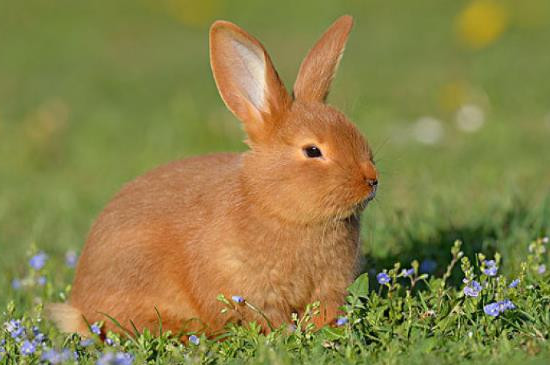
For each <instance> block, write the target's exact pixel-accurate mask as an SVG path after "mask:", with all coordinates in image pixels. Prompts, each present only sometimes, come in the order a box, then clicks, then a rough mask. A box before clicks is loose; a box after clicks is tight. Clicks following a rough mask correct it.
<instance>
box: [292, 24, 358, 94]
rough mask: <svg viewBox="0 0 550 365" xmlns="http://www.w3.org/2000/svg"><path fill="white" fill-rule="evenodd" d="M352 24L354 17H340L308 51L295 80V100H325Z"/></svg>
mask: <svg viewBox="0 0 550 365" xmlns="http://www.w3.org/2000/svg"><path fill="white" fill-rule="evenodd" d="M352 26H353V18H352V17H351V16H349V15H344V16H342V17H340V18H338V20H336V21H335V22H334V23H333V24H332V25H331V26H330V28H328V29H327V31H326V32H325V33H324V34H323V36H322V37H321V39H319V40H318V41H317V43H316V44H315V46H313V48H312V49H311V50H310V51H309V53H308V55H307V56H306V58H305V59H304V61H303V62H302V65H301V66H300V71H298V77H297V78H296V82H295V83H294V95H295V97H296V99H299V100H303V101H318V102H324V101H325V99H326V97H327V95H328V91H329V89H330V83H331V81H332V79H333V77H334V74H335V73H336V69H337V68H338V63H340V59H341V58H342V54H343V52H344V48H345V46H346V42H347V40H348V35H349V32H350V31H351V27H352Z"/></svg>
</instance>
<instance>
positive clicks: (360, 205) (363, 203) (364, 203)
mask: <svg viewBox="0 0 550 365" xmlns="http://www.w3.org/2000/svg"><path fill="white" fill-rule="evenodd" d="M376 190H377V187H376V186H374V187H373V188H372V190H371V192H370V193H369V195H367V197H366V198H365V199H363V200H361V201H360V202H359V203H358V204H356V207H355V210H356V211H362V210H363V209H365V208H366V207H367V205H368V204H369V203H370V202H371V201H373V200H374V198H375V197H376Z"/></svg>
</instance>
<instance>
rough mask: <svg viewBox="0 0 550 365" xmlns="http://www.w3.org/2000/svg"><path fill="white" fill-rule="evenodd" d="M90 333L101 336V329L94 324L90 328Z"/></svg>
mask: <svg viewBox="0 0 550 365" xmlns="http://www.w3.org/2000/svg"><path fill="white" fill-rule="evenodd" d="M90 331H92V333H93V334H96V335H100V334H101V328H99V326H98V325H97V324H95V323H94V324H92V325H91V326H90Z"/></svg>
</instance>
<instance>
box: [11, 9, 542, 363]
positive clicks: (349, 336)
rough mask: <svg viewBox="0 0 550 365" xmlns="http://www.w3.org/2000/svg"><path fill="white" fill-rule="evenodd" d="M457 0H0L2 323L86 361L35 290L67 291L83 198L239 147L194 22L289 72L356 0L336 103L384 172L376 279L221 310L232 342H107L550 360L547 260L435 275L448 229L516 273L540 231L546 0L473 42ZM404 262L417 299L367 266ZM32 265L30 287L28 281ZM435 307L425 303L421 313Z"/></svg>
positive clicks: (319, 354) (260, 356) (169, 357)
mask: <svg viewBox="0 0 550 365" xmlns="http://www.w3.org/2000/svg"><path fill="white" fill-rule="evenodd" d="M478 2H483V1H482V0H478ZM474 3H475V2H474ZM485 3H491V1H485ZM471 4H472V2H468V1H464V2H454V1H453V2H451V1H447V2H446V1H435V0H433V1H430V0H422V1H415V2H414V4H412V3H411V4H407V5H405V4H399V3H392V2H377V1H364V2H363V1H342V2H330V3H326V4H320V3H318V2H311V1H302V2H299V3H298V4H296V3H290V2H284V1H282V2H277V3H265V2H247V1H242V0H239V1H232V2H227V1H222V0H203V1H201V2H199V3H191V2H189V1H184V0H181V1H176V0H159V1H147V0H142V1H133V2H130V1H120V2H116V3H112V2H89V3H75V2H73V1H68V0H58V1H55V2H49V1H43V0H28V1H25V2H15V1H0V44H1V49H2V51H1V56H0V157H1V159H0V248H1V252H2V255H0V271H1V272H2V275H0V285H1V287H2V288H4V290H3V291H2V293H1V294H0V306H2V307H3V308H6V310H5V313H4V314H3V318H2V321H9V320H10V319H19V318H23V322H24V324H25V326H26V328H27V329H29V328H30V327H32V325H31V323H34V324H36V325H38V326H39V327H40V330H41V332H43V333H45V334H46V335H47V337H48V340H47V342H46V345H47V347H48V348H49V347H52V346H53V347H55V348H57V349H59V348H61V347H62V346H65V347H68V348H71V350H76V351H79V352H80V354H81V355H82V356H81V360H82V359H87V360H86V361H88V362H90V363H93V362H95V359H97V354H96V351H97V350H99V351H101V352H105V351H110V350H111V349H113V350H115V348H111V347H108V346H107V347H106V346H104V345H102V344H100V343H98V342H95V343H94V344H93V345H91V346H89V347H86V348H85V349H84V348H82V347H81V346H80V339H77V338H76V337H64V336H62V335H60V334H59V333H57V332H56V331H55V329H53V328H52V327H51V325H50V324H49V323H47V322H46V321H40V322H37V321H38V318H42V315H41V304H40V303H44V302H45V301H48V300H52V299H59V298H60V296H62V295H65V294H64V293H66V292H67V291H68V290H69V288H68V287H67V285H69V284H70V282H71V279H72V275H73V271H72V269H70V268H66V267H64V266H63V263H62V261H63V257H64V255H65V252H66V251H67V250H71V249H72V250H76V251H77V252H78V251H79V250H80V249H81V247H82V243H83V241H84V239H85V236H86V232H87V230H88V229H89V226H90V224H91V222H92V221H93V219H94V217H95V216H97V214H98V213H99V211H100V210H101V208H102V207H103V206H104V204H105V203H106V202H107V201H108V199H109V197H110V196H112V195H113V194H114V193H115V192H116V191H117V189H118V188H119V187H120V186H121V185H122V184H123V183H124V182H126V181H128V180H130V179H132V178H133V177H135V176H136V175H138V174H140V173H142V172H144V171H146V170H148V169H150V168H152V167H154V166H156V165H158V164H161V163H164V162H168V161H170V160H174V159H177V158H181V157H185V156H190V155H195V154H202V153H208V152H216V151H224V150H233V151H242V150H244V149H245V146H244V145H243V144H242V142H241V140H242V139H243V134H242V132H241V131H240V129H239V125H238V122H237V121H236V120H235V119H234V118H233V117H232V116H231V114H230V113H229V112H227V111H226V110H225V108H224V106H223V104H222V102H221V100H220V98H219V96H218V95H217V91H216V89H215V85H214V83H213V81H212V77H211V75H210V70H209V66H208V50H207V29H208V25H209V24H210V23H211V22H212V21H213V20H214V19H216V18H226V19H230V20H233V21H235V22H236V23H238V24H240V25H242V26H243V27H245V28H246V29H247V30H249V31H250V32H251V33H253V34H255V35H256V36H258V37H259V38H260V39H261V40H262V42H263V43H264V44H265V45H266V47H267V49H268V51H269V52H270V53H271V55H272V56H273V59H274V63H275V65H276V66H277V68H278V70H279V71H280V73H281V76H282V78H283V79H284V80H285V82H286V84H287V86H290V85H291V84H292V80H293V78H294V75H295V73H296V70H297V69H298V64H299V62H300V59H301V57H303V56H304V54H305V52H306V50H307V49H308V48H309V47H310V46H311V45H312V43H313V42H314V40H315V39H316V38H317V37H318V36H319V34H320V32H321V31H322V30H323V29H324V28H325V27H326V26H328V24H329V23H330V22H331V21H332V20H334V19H335V18H336V17H337V16H338V15H340V14H342V13H350V14H352V15H354V17H355V19H356V26H355V28H354V31H353V33H352V37H351V39H350V42H349V44H348V47H347V51H346V55H345V57H344V59H343V61H342V64H341V68H340V70H339V72H338V75H337V78H336V80H335V83H334V87H333V90H332V93H331V96H330V103H331V104H334V105H337V106H338V107H340V108H341V109H342V110H343V111H345V112H346V113H347V114H348V116H350V118H351V119H352V120H354V121H355V122H356V123H357V125H358V126H359V127H360V129H361V130H362V131H363V132H364V133H365V135H366V136H367V138H368V139H369V142H370V143H371V145H372V146H373V149H374V150H375V151H377V154H376V160H377V166H380V169H381V172H382V176H381V189H380V193H379V196H378V198H377V201H376V202H375V203H374V204H373V205H372V206H370V207H369V208H368V209H367V211H366V213H365V215H364V218H363V231H362V239H363V242H364V253H365V272H367V273H369V274H370V275H369V276H370V279H369V281H370V288H371V290H369V292H368V293H366V292H365V291H364V290H365V285H366V281H365V278H363V279H362V280H363V281H362V282H361V283H362V285H359V284H357V285H358V286H362V287H363V289H362V290H363V291H361V293H360V294H357V295H355V296H354V295H351V296H350V300H349V302H348V305H347V307H346V308H347V309H346V310H347V311H348V318H349V323H348V324H347V325H345V326H343V327H342V328H338V329H326V330H323V331H321V332H320V333H312V332H310V331H308V330H307V329H305V328H300V329H299V330H297V331H295V332H292V333H288V331H287V330H283V329H282V330H280V331H279V332H275V333H274V334H272V335H270V336H269V337H267V338H266V337H264V336H261V335H258V334H257V333H255V332H254V328H248V327H234V328H231V329H230V331H229V333H230V336H229V337H228V339H226V341H224V342H221V343H217V342H216V343H214V342H210V341H208V340H206V339H204V338H202V339H201V341H200V344H199V345H198V346H194V345H190V346H182V345H180V344H178V343H175V342H174V341H173V340H171V339H169V338H168V337H166V336H163V337H158V338H154V337H152V336H150V335H143V336H142V337H139V338H138V339H137V340H126V339H124V338H121V339H119V340H120V341H119V340H116V342H117V343H119V344H120V345H119V347H116V351H123V352H128V351H129V352H131V353H132V354H133V355H134V356H136V363H140V362H141V361H142V360H143V359H145V358H148V359H149V360H150V361H152V362H156V363H163V362H167V363H173V362H178V361H180V360H181V361H183V360H188V361H195V362H206V363H211V362H230V361H233V362H236V363H241V362H242V361H243V360H245V359H248V360H249V361H250V362H251V363H277V362H281V363H286V362H304V363H308V362H312V363H313V362H316V363H334V362H349V363H353V362H369V363H404V362H413V363H415V362H423V363H431V362H433V363H441V362H456V361H458V360H462V361H466V362H467V361H469V362H478V361H485V362H490V363H491V362H492V363H498V362H504V361H507V362H508V361H510V362H525V361H527V360H532V361H537V360H540V361H541V362H544V361H547V360H548V359H549V358H550V353H549V350H548V345H547V339H548V324H549V321H548V318H547V313H548V308H549V307H548V305H549V303H548V297H549V293H548V285H549V278H548V274H544V275H537V274H536V273H535V272H533V265H532V264H529V265H527V267H526V268H525V275H526V279H525V280H524V281H522V284H521V286H520V287H519V288H518V289H517V290H516V291H513V292H512V291H509V290H508V289H505V288H503V287H502V284H497V283H496V281H495V279H494V278H493V279H491V280H489V282H490V287H489V288H487V289H484V291H483V295H481V296H480V298H477V299H475V298H469V297H468V298H465V297H464V296H463V295H462V294H461V293H463V286H464V284H463V283H462V282H461V280H462V278H463V277H464V273H463V272H462V271H461V270H460V268H459V266H460V264H458V266H456V267H455V268H454V269H453V270H452V272H451V276H450V277H449V278H448V279H447V281H446V285H445V287H444V288H443V289H441V278H442V277H443V275H444V273H445V271H446V267H447V265H448V264H449V262H451V255H449V250H450V247H451V245H452V243H453V242H454V241H455V240H456V239H460V240H461V241H462V242H463V245H462V246H461V251H462V252H464V255H465V257H469V259H470V261H471V262H472V264H477V263H478V261H479V259H478V257H477V256H476V254H477V253H480V252H481V253H484V254H485V255H487V256H488V257H491V258H492V257H493V256H494V255H495V253H496V252H499V253H500V255H501V257H502V259H501V263H500V264H499V273H502V274H503V275H504V276H505V277H506V278H507V280H508V282H510V280H511V279H512V278H515V277H518V275H521V273H522V263H523V262H528V260H533V258H531V259H529V257H528V256H529V255H530V254H531V255H532V253H529V250H528V247H529V245H530V243H531V242H533V241H534V240H536V239H537V238H540V237H544V236H546V235H548V234H549V231H550V190H549V186H550V184H549V183H550V171H549V170H548V168H547V166H549V165H550V153H548V151H549V148H548V140H549V138H550V106H549V105H548V101H547V99H548V95H549V94H550V84H549V83H547V82H546V81H545V80H548V79H550V69H549V68H548V64H549V63H550V53H548V52H547V46H546V45H547V44H549V43H550V29H549V26H548V24H549V20H550V5H549V4H548V2H545V1H543V0H531V1H529V2H517V1H512V0H509V1H501V2H499V4H500V6H501V8H498V9H500V10H502V9H504V11H505V13H506V14H507V17H505V20H503V21H502V22H503V23H502V25H503V30H502V33H499V34H498V36H496V37H495V38H494V39H493V40H492V41H491V42H490V43H489V44H487V45H485V46H483V47H480V48H475V47H473V46H471V45H468V44H465V43H464V41H461V40H460V37H459V36H457V30H456V24H457V22H458V20H457V19H461V16H462V15H461V14H464V12H465V9H467V8H468V7H469V6H471ZM492 4H493V5H494V2H492ZM312 8H314V9H315V11H312V10H311V9H312ZM489 9H491V7H490V6H489ZM493 10H494V9H493ZM492 15H494V14H493V13H491V11H490V10H489V13H488V14H484V17H483V22H482V24H489V23H490V22H489V20H490V19H494V16H493V17H492ZM497 19H498V17H497ZM467 104H468V105H475V106H476V107H477V108H478V109H480V110H482V112H483V114H484V118H483V120H484V124H483V126H482V127H481V128H480V129H478V130H476V131H475V132H470V133H468V132H465V131H464V130H463V129H461V128H460V127H459V125H458V124H457V123H456V119H457V112H458V111H459V110H460V108H461V107H462V106H464V105H467ZM425 117H430V118H432V121H433V119H436V120H437V121H436V123H435V124H436V126H437V128H440V132H441V135H440V136H439V137H438V139H437V140H436V141H435V143H432V144H426V143H421V142H419V140H418V137H419V134H420V137H421V138H420V140H422V133H424V132H425V128H424V129H422V123H420V122H419V121H421V120H422V118H424V120H426V118H425ZM424 125H425V124H424ZM431 125H432V127H433V123H432V124H431ZM428 126H430V124H429V123H428ZM437 128H436V129H437ZM423 131H424V132H423ZM431 131H432V132H433V128H432V130H431ZM428 132H430V129H429V128H428ZM40 250H43V251H45V252H46V253H47V254H48V256H49V260H48V262H47V264H46V266H45V268H43V269H40V270H39V272H40V273H36V272H35V271H34V270H32V269H31V268H30V267H29V265H28V264H27V260H28V258H30V257H31V256H33V255H34V254H36V253H37V252H38V251H40ZM537 257H539V259H540V260H546V264H547V265H548V264H549V263H548V261H547V260H548V259H547V257H546V256H544V255H542V256H537ZM413 260H418V261H419V262H423V261H426V260H432V261H434V262H435V263H436V267H435V270H434V272H433V273H431V274H430V277H429V278H426V279H425V280H424V279H423V280H421V281H420V282H419V283H418V284H417V285H416V286H415V289H414V290H412V291H411V294H410V297H408V296H407V285H406V281H405V280H403V279H399V280H398V282H399V283H400V285H401V287H399V288H393V289H392V291H391V295H390V293H389V290H388V289H389V288H387V287H382V288H383V289H382V291H381V292H380V293H378V290H379V289H378V284H377V283H376V279H375V276H376V274H377V273H379V272H381V271H383V270H389V269H391V268H393V265H394V263H395V262H401V263H402V264H403V265H404V266H406V267H409V265H410V262H412V261H413ZM541 263H542V261H541ZM61 268H62V269H61ZM477 273H478V274H479V271H478V272H477ZM41 275H44V276H45V277H46V278H47V283H46V284H45V286H43V287H42V286H38V285H37V284H36V282H35V281H36V278H37V277H39V276H41ZM23 278H32V279H33V280H30V279H29V280H28V281H27V283H29V284H30V283H32V285H27V286H24V287H23V288H21V289H19V290H14V289H13V288H12V287H11V283H12V280H13V279H23ZM392 282H395V281H392ZM499 285H500V286H499ZM531 286H532V287H531ZM442 290H443V291H442ZM505 295H514V298H513V299H512V300H513V302H514V304H515V305H516V307H517V309H516V310H511V311H508V312H506V313H504V314H503V315H502V316H499V317H498V318H496V319H492V318H489V317H487V315H485V314H484V312H483V306H484V305H486V304H487V303H489V302H490V301H492V300H496V299H498V300H501V299H502V298H503V296H505ZM441 298H443V299H441ZM495 298H496V299H495ZM438 300H443V302H442V304H439V302H438ZM391 308H406V309H410V311H405V312H404V313H407V314H406V315H404V314H400V313H399V311H398V310H395V309H391ZM433 308H436V309H437V310H435V309H433ZM455 308H456V309H455ZM392 310H393V312H392ZM427 310H434V311H436V313H437V315H435V316H429V317H426V318H424V317H423V315H424V313H426V311H427ZM453 310H454V311H453ZM469 331H472V333H473V334H472V337H470V336H469V335H468V333H469ZM28 332H29V334H28V337H29V338H31V339H32V335H31V334H30V332H31V330H30V329H29V330H28ZM0 336H2V337H4V338H6V339H7V341H8V342H7V343H6V344H5V345H2V346H3V348H5V349H7V350H8V354H7V355H4V356H3V359H2V360H0V362H7V363H22V362H25V361H26V362H28V363H32V362H33V361H34V362H37V360H36V359H37V358H38V357H40V356H41V353H40V352H37V353H36V354H35V356H34V355H33V356H34V357H33V356H30V357H20V355H19V354H20V351H21V345H22V343H17V344H16V343H15V342H14V341H12V339H11V336H10V335H9V333H8V332H6V331H5V330H2V332H1V335H0Z"/></svg>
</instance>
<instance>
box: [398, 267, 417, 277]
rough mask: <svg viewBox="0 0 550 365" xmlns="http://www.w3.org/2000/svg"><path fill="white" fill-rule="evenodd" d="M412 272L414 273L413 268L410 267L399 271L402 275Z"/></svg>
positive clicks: (408, 274)
mask: <svg viewBox="0 0 550 365" xmlns="http://www.w3.org/2000/svg"><path fill="white" fill-rule="evenodd" d="M412 274H414V269H413V268H412V267H411V268H410V269H408V270H407V269H403V271H401V275H402V276H405V277H407V276H411V275H412Z"/></svg>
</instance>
